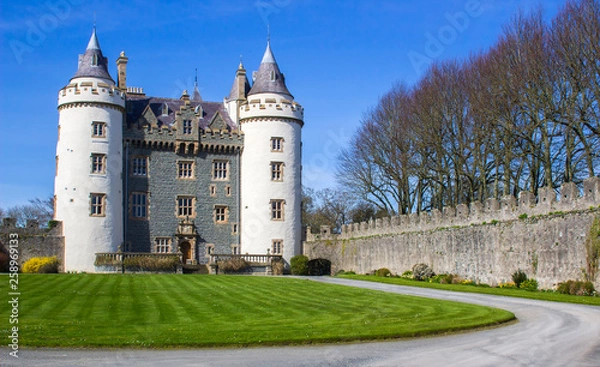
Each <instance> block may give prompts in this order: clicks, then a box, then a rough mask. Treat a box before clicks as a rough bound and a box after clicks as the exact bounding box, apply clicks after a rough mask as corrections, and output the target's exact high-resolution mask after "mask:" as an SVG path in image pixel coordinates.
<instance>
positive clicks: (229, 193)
mask: <svg viewBox="0 0 600 367" xmlns="http://www.w3.org/2000/svg"><path fill="white" fill-rule="evenodd" d="M225 195H226V196H231V186H229V185H227V186H225Z"/></svg>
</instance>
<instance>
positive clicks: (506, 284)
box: [498, 282, 517, 288]
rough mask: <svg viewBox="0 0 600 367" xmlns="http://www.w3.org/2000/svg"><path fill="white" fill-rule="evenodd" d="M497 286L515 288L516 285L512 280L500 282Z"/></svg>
mask: <svg viewBox="0 0 600 367" xmlns="http://www.w3.org/2000/svg"><path fill="white" fill-rule="evenodd" d="M498 288H517V285H516V284H515V283H514V282H507V283H500V284H498Z"/></svg>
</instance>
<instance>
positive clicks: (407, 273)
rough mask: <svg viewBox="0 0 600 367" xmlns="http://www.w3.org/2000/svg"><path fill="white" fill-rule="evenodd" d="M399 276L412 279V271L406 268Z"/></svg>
mask: <svg viewBox="0 0 600 367" xmlns="http://www.w3.org/2000/svg"><path fill="white" fill-rule="evenodd" d="M400 278H404V279H413V272H412V271H411V270H407V271H405V272H404V273H402V275H400Z"/></svg>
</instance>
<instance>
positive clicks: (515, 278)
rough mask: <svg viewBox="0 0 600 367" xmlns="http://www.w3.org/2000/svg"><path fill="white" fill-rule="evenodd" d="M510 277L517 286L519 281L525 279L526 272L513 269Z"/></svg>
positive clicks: (519, 284) (519, 283) (521, 281)
mask: <svg viewBox="0 0 600 367" xmlns="http://www.w3.org/2000/svg"><path fill="white" fill-rule="evenodd" d="M511 277H512V280H513V282H514V283H515V285H516V286H517V288H519V287H520V286H521V283H523V282H524V281H526V280H527V274H525V272H524V271H523V270H521V269H519V270H517V271H515V272H514V273H513V274H512V276H511Z"/></svg>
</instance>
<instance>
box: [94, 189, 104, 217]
mask: <svg viewBox="0 0 600 367" xmlns="http://www.w3.org/2000/svg"><path fill="white" fill-rule="evenodd" d="M105 205H106V194H95V193H92V194H90V216H92V217H104V216H105V214H104V212H105Z"/></svg>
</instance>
